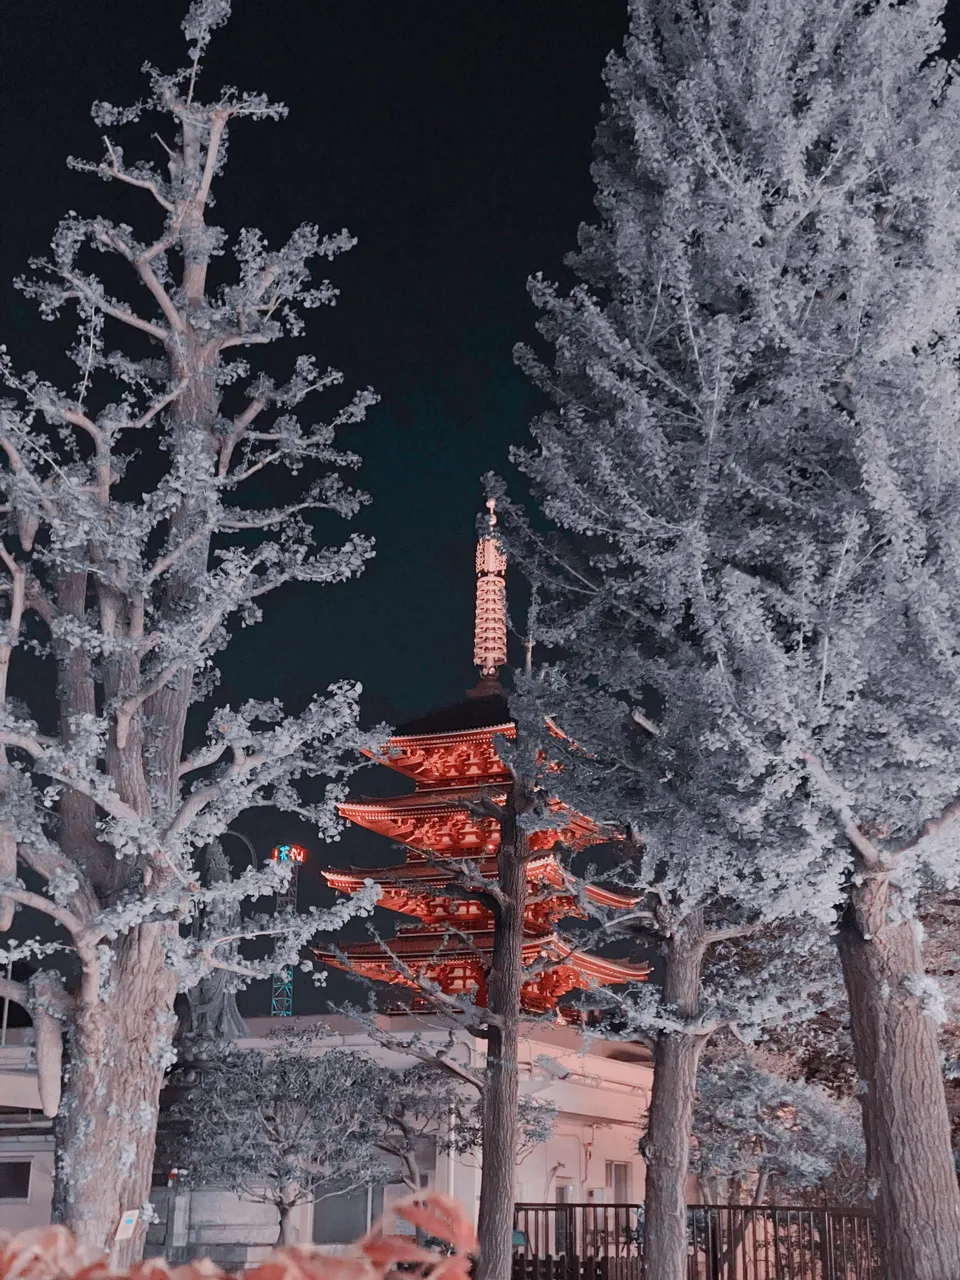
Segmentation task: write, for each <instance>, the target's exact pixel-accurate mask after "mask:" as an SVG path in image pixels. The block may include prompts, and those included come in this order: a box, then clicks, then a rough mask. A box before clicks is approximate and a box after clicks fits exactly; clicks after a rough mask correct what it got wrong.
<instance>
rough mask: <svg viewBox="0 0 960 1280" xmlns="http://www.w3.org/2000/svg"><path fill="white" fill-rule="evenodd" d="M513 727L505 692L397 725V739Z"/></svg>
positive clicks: (469, 699)
mask: <svg viewBox="0 0 960 1280" xmlns="http://www.w3.org/2000/svg"><path fill="white" fill-rule="evenodd" d="M512 724H513V720H512V718H511V715H510V708H509V707H508V706H507V695H506V691H505V690H503V689H500V690H499V692H496V693H488V694H481V695H479V696H477V697H468V698H465V699H464V700H463V702H458V703H456V705H455V706H452V707H442V708H441V709H440V710H439V711H430V712H428V713H427V714H426V715H425V716H419V717H418V718H417V719H415V720H408V721H406V723H405V724H400V725H397V731H396V733H395V734H394V735H393V736H394V737H395V738H419V737H423V736H424V735H425V734H426V735H433V734H435V733H458V732H462V731H463V730H464V729H498V728H501V727H503V728H504V729H505V728H507V727H508V726H509V725H512Z"/></svg>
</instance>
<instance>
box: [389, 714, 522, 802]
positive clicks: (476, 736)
mask: <svg viewBox="0 0 960 1280" xmlns="http://www.w3.org/2000/svg"><path fill="white" fill-rule="evenodd" d="M478 701H481V699H478ZM501 733H502V734H503V735H504V736H505V737H507V738H514V737H516V733H517V728H516V725H514V724H513V723H512V722H511V721H509V720H506V721H503V722H502V723H500V724H496V725H490V726H489V727H485V728H479V729H451V730H449V731H447V732H443V733H430V734H412V735H405V734H395V735H394V736H393V737H392V738H388V739H387V741H386V742H385V743H384V745H383V747H382V748H381V749H380V750H379V751H365V753H364V754H365V755H367V756H369V757H370V759H371V760H377V761H378V762H379V763H381V764H385V765H388V766H389V767H390V768H391V769H395V770H396V771H397V772H398V773H402V774H404V775H405V776H406V777H408V778H412V779H413V781H414V782H415V783H416V785H417V788H418V789H422V788H431V789H433V788H435V787H458V786H460V787H462V786H470V785H473V786H478V785H481V784H483V783H488V784H489V783H499V784H500V785H501V786H502V785H503V784H504V783H505V782H508V781H509V780H510V771H509V770H508V769H507V767H506V765H505V764H504V763H503V761H502V760H501V759H500V757H499V756H498V755H497V752H496V748H495V746H494V741H493V740H494V737H495V735H496V734H501Z"/></svg>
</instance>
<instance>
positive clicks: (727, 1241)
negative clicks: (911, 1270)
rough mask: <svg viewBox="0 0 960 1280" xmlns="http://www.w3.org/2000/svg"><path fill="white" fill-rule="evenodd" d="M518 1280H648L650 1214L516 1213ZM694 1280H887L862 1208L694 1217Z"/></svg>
mask: <svg viewBox="0 0 960 1280" xmlns="http://www.w3.org/2000/svg"><path fill="white" fill-rule="evenodd" d="M515 1221H516V1230H515V1234H514V1266H513V1280H643V1207H642V1206H641V1205H633V1204H518V1205H517V1207H516V1220H515ZM687 1280H881V1275H880V1265H879V1259H878V1255H877V1245H876V1236H875V1232H874V1222H873V1216H872V1214H871V1213H869V1212H868V1211H866V1210H857V1209H787V1208H784V1209H781V1208H768V1207H765V1206H761V1207H757V1208H754V1207H752V1206H740V1205H702V1206H701V1205H697V1206H691V1207H689V1208H688V1209H687Z"/></svg>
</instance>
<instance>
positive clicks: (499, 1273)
mask: <svg viewBox="0 0 960 1280" xmlns="http://www.w3.org/2000/svg"><path fill="white" fill-rule="evenodd" d="M519 786H520V784H519V782H518V783H516V784H515V786H514V795H513V796H512V797H511V800H510V801H509V802H508V803H510V813H509V814H508V816H507V817H505V818H504V819H503V821H502V822H501V824H500V852H499V855H498V859H497V862H498V879H497V883H498V886H499V890H500V893H501V894H502V897H503V901H502V902H501V903H500V904H498V906H497V909H496V910H495V912H494V919H495V924H494V938H493V955H492V957H491V963H490V973H489V976H488V979H487V1007H488V1009H489V1011H490V1013H491V1014H492V1015H494V1019H493V1020H492V1022H491V1025H490V1027H489V1030H488V1032H487V1035H488V1039H487V1069H486V1076H485V1081H484V1093H483V1128H482V1142H483V1146H482V1151H483V1165H482V1168H481V1173H480V1212H479V1217H478V1223H477V1238H478V1241H479V1245H480V1260H479V1262H478V1263H477V1267H476V1280H510V1271H511V1267H512V1262H513V1218H514V1187H515V1181H516V1167H517V1147H518V1124H517V1102H518V1097H519V1080H518V1074H517V1046H518V1041H519V1037H520V989H521V986H522V982H523V924H524V911H525V908H526V901H527V866H526V860H525V859H526V853H527V839H526V836H525V835H524V833H523V831H522V830H521V829H520V828H519V826H518V824H517V820H516V813H517V808H516V805H517V797H516V792H517V790H518V789H519ZM493 1021H495V1022H496V1025H493Z"/></svg>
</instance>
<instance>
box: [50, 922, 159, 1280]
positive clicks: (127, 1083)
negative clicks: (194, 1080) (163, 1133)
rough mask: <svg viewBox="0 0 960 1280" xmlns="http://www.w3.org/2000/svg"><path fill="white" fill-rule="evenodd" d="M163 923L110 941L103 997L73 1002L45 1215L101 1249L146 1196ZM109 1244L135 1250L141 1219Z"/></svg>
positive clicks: (127, 1253)
mask: <svg viewBox="0 0 960 1280" xmlns="http://www.w3.org/2000/svg"><path fill="white" fill-rule="evenodd" d="M165 938H166V928H165V927H164V926H160V925H141V926H140V927H139V928H138V929H134V930H133V931H132V932H131V933H130V934H129V935H127V937H125V938H124V939H123V940H122V941H121V942H120V943H119V944H118V948H119V950H118V955H117V960H116V964H115V966H114V969H113V971H112V973H111V975H110V978H111V979H112V981H111V982H110V984H109V985H108V987H107V988H106V989H105V991H104V993H103V998H102V1000H100V1001H99V1002H98V1003H96V1004H93V1005H83V1004H81V1005H80V1006H79V1007H78V1009H77V1011H76V1013H75V1014H74V1016H73V1018H72V1021H71V1025H70V1030H69V1040H68V1043H69V1060H68V1065H67V1069H66V1072H65V1077H64V1088H63V1094H62V1097H61V1101H60V1110H59V1113H58V1115H57V1119H56V1124H55V1131H56V1147H57V1159H56V1173H55V1182H54V1214H55V1217H56V1219H57V1220H58V1221H60V1222H63V1223H64V1224H65V1225H66V1226H67V1227H69V1228H70V1230H71V1231H72V1232H73V1234H74V1235H75V1236H76V1238H77V1239H78V1240H79V1241H80V1243H81V1244H83V1245H86V1246H88V1247H89V1248H92V1249H95V1250H98V1251H101V1252H104V1253H106V1252H109V1251H110V1248H111V1246H112V1245H113V1240H114V1233H115V1232H116V1229H117V1226H118V1225H119V1222H120V1218H121V1216H122V1214H123V1213H124V1212H125V1211H126V1210H128V1209H138V1208H140V1207H141V1206H143V1205H145V1204H147V1203H148V1202H149V1200H150V1190H151V1186H152V1182H153V1159H154V1150H155V1146H156V1129H157V1115H158V1112H159V1103H160V1090H161V1088H162V1086H163V1079H164V1072H165V1070H166V1068H167V1066H168V1065H169V1062H170V1045H171V1043H172V1039H173V1031H174V1028H175V1024H176V1019H175V1017H174V1014H173V1000H174V996H175V994H176V987H177V984H176V977H175V975H174V973H173V971H172V970H171V969H169V968H167V966H166V963H165V960H166V944H165ZM143 1219H144V1215H143V1214H141V1220H140V1222H139V1223H138V1224H137V1227H136V1230H135V1231H134V1234H133V1236H132V1237H131V1238H130V1239H129V1240H123V1241H118V1242H117V1244H116V1246H115V1248H114V1252H113V1256H112V1259H111V1261H112V1263H113V1266H114V1267H115V1268H117V1269H123V1268H124V1267H127V1266H129V1265H130V1264H131V1263H132V1262H135V1261H137V1260H139V1259H140V1258H141V1257H142V1255H143V1245H144V1240H145V1238H146V1229H147V1223H146V1222H145V1221H144V1220H143Z"/></svg>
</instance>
